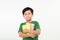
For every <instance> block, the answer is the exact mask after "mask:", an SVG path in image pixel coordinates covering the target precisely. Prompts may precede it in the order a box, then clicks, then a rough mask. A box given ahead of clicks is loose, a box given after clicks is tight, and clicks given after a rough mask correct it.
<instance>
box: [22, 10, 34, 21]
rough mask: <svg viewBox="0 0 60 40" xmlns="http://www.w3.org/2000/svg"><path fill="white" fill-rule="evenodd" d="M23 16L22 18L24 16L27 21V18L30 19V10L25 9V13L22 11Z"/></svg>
mask: <svg viewBox="0 0 60 40" xmlns="http://www.w3.org/2000/svg"><path fill="white" fill-rule="evenodd" d="M23 16H24V18H25V19H26V20H27V21H29V20H31V19H32V16H33V14H32V12H31V11H30V10H27V11H25V13H24V15H23Z"/></svg>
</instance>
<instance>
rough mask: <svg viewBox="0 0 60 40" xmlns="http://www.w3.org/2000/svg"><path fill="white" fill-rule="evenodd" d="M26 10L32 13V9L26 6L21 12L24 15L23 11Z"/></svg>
mask: <svg viewBox="0 0 60 40" xmlns="http://www.w3.org/2000/svg"><path fill="white" fill-rule="evenodd" d="M28 10H30V11H31V13H32V14H33V9H32V8H30V7H26V8H24V9H23V11H22V14H23V15H24V13H25V11H28Z"/></svg>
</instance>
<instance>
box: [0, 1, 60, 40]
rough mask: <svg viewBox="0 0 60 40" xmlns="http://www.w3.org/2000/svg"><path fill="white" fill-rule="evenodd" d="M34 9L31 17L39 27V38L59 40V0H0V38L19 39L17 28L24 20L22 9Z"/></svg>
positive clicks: (40, 39)
mask: <svg viewBox="0 0 60 40" xmlns="http://www.w3.org/2000/svg"><path fill="white" fill-rule="evenodd" d="M25 7H31V8H33V9H34V16H33V19H34V20H36V21H38V22H39V24H40V28H41V35H39V40H60V1H59V0H0V40H20V39H22V38H20V37H19V36H18V29H19V25H20V23H22V22H24V21H25V20H24V18H23V15H22V9H23V8H25Z"/></svg>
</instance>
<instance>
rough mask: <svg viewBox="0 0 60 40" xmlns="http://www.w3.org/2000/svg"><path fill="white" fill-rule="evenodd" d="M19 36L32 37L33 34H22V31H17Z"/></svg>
mask: <svg viewBox="0 0 60 40" xmlns="http://www.w3.org/2000/svg"><path fill="white" fill-rule="evenodd" d="M19 37H23V38H25V37H32V38H34V37H35V35H34V34H24V33H22V32H19Z"/></svg>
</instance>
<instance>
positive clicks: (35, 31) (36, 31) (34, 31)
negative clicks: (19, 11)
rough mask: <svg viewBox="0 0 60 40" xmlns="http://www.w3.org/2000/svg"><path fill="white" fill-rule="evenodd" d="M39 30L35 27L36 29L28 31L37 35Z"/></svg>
mask: <svg viewBox="0 0 60 40" xmlns="http://www.w3.org/2000/svg"><path fill="white" fill-rule="evenodd" d="M40 32H41V30H40V29H36V30H31V31H30V33H32V34H35V35H39V34H40Z"/></svg>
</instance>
